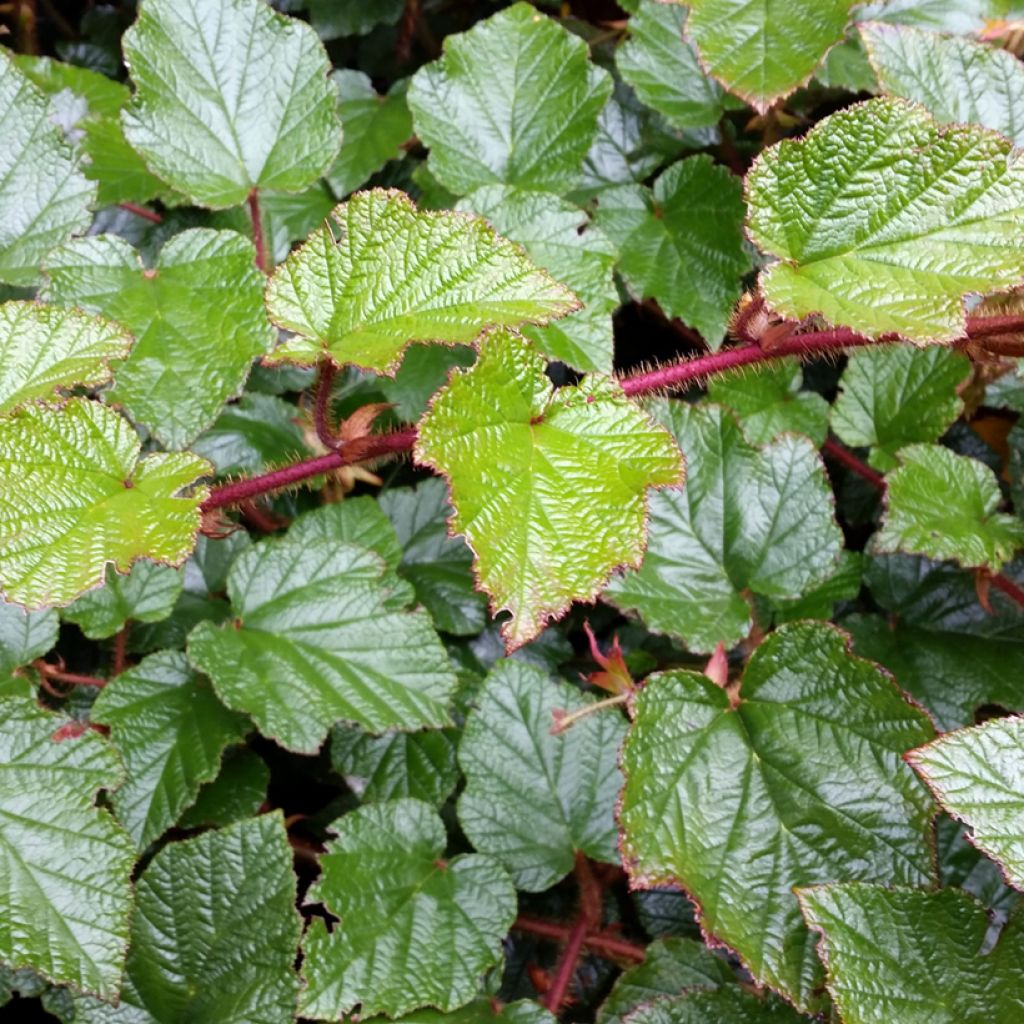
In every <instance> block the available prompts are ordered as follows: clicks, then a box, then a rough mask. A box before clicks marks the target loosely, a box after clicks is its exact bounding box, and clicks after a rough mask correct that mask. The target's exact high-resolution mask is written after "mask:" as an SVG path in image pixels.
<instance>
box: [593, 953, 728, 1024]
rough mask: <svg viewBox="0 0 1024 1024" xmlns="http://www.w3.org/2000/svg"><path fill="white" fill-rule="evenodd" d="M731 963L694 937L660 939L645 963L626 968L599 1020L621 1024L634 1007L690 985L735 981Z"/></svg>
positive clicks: (709, 985)
mask: <svg viewBox="0 0 1024 1024" xmlns="http://www.w3.org/2000/svg"><path fill="white" fill-rule="evenodd" d="M733 980H734V976H733V973H732V971H731V970H730V969H729V965H728V964H727V963H726V962H725V960H723V959H722V958H721V957H718V956H715V954H714V953H712V952H711V950H709V949H708V948H707V946H705V945H704V943H703V942H698V941H696V940H695V939H660V940H658V941H655V942H652V943H651V944H650V945H649V946H648V947H647V956H646V957H645V958H644V962H643V963H642V964H638V965H637V966H636V967H630V968H629V969H628V970H626V971H623V972H622V974H620V975H619V976H618V978H617V979H616V980H615V985H614V986H613V987H612V990H611V992H609V993H608V998H607V999H605V1001H604V1002H603V1003H602V1004H601V1006H600V1008H599V1009H598V1011H597V1024H621V1021H622V1020H623V1019H624V1018H626V1017H627V1016H629V1018H630V1019H633V1018H632V1015H633V1011H635V1010H638V1009H640V1008H641V1007H643V1006H645V1005H646V1004H648V1003H653V1002H655V1001H661V1000H662V999H664V997H666V996H678V995H679V993H680V992H683V991H687V990H690V989H701V988H707V989H715V988H718V987H719V986H720V985H728V984H730V983H731V982H733Z"/></svg>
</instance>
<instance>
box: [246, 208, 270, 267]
mask: <svg viewBox="0 0 1024 1024" xmlns="http://www.w3.org/2000/svg"><path fill="white" fill-rule="evenodd" d="M249 216H250V218H251V219H252V244H253V245H254V246H256V266H257V267H259V268H260V270H262V271H263V273H264V274H269V273H270V263H269V262H268V260H267V243H266V241H265V240H264V238H263V218H262V216H261V215H260V194H259V190H258V189H255V188H254V189H253V190H252V191H251V192H250V193H249Z"/></svg>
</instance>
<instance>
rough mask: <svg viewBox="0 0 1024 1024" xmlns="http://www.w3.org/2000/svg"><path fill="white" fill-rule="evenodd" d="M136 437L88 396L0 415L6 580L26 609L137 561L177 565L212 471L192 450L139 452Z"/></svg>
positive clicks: (68, 596) (1, 573)
mask: <svg viewBox="0 0 1024 1024" xmlns="http://www.w3.org/2000/svg"><path fill="white" fill-rule="evenodd" d="M140 450H141V445H140V444H139V438H138V435H137V434H136V433H135V431H134V430H133V429H132V427H131V426H130V425H129V423H128V422H127V420H125V419H123V418H122V417H121V416H119V415H118V414H117V413H116V412H114V411H113V410H111V409H108V408H107V407H106V406H103V405H100V404H99V403H98V402H90V401H88V400H86V399H84V398H73V399H71V400H70V401H69V402H68V403H67V404H66V405H65V406H64V407H63V408H61V409H46V408H39V407H32V406H29V407H28V408H25V409H22V410H21V411H20V412H18V413H16V414H15V415H13V416H11V417H10V418H8V419H5V420H0V552H2V553H0V584H2V586H3V590H4V593H5V594H6V595H7V598H8V600H11V601H16V602H17V603H18V604H23V605H25V606H26V607H28V608H40V607H43V606H44V605H64V604H68V603H70V602H71V601H73V600H74V599H75V598H76V597H77V596H78V595H79V594H81V593H83V592H84V591H86V590H89V589H90V588H91V587H95V586H97V585H98V584H99V583H100V582H102V580H103V576H104V573H105V571H106V567H107V565H108V564H112V565H113V566H114V568H115V570H116V571H118V572H127V571H128V569H129V568H130V566H131V564H132V562H134V561H135V560H136V559H138V558H150V559H153V560H154V561H158V562H163V563H166V564H169V565H180V564H181V563H182V562H183V561H184V560H185V558H186V557H187V556H188V554H189V552H190V551H191V550H192V548H193V546H194V545H195V538H196V533H197V532H198V530H199V505H200V503H201V502H202V501H203V499H204V498H205V497H206V493H207V491H206V488H205V487H198V488H192V491H191V493H190V494H189V495H188V496H186V497H182V496H181V494H180V492H181V491H182V490H184V489H187V488H190V487H192V485H193V484H194V483H195V481H196V480H197V479H198V478H199V477H200V476H202V475H203V474H205V473H208V472H209V465H208V464H207V463H206V462H204V461H203V460H202V459H198V458H196V457H195V456H194V455H189V454H187V453H185V452H180V453H178V452H175V453H170V454H150V455H147V456H145V457H144V458H140V457H139V455H140Z"/></svg>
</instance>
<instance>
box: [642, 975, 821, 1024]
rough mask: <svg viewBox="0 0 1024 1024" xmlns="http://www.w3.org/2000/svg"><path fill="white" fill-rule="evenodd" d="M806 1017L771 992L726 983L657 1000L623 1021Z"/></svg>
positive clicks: (787, 1022) (772, 1022)
mask: <svg viewBox="0 0 1024 1024" xmlns="http://www.w3.org/2000/svg"><path fill="white" fill-rule="evenodd" d="M808 1019H809V1018H807V1017H804V1016H802V1015H801V1014H799V1013H797V1012H796V1011H795V1010H794V1009H793V1007H792V1006H790V1005H789V1004H788V1003H785V1002H783V1001H782V1000H781V999H779V997H778V996H776V995H775V994H774V993H768V994H766V995H764V996H761V995H758V994H755V993H753V992H748V991H746V990H744V989H741V988H740V987H739V986H738V985H729V986H726V987H723V988H720V989H716V990H714V991H711V992H703V991H701V990H700V989H698V990H697V991H695V992H686V993H685V994H683V995H681V996H676V997H675V998H673V999H657V1000H655V1001H654V1002H653V1003H647V1004H646V1005H644V1006H641V1007H640V1008H639V1009H637V1010H636V1011H635V1012H633V1013H631V1014H630V1015H629V1016H628V1017H627V1018H626V1024H710V1022H711V1021H714V1024H800V1022H801V1021H803V1022H804V1024H807V1021H808Z"/></svg>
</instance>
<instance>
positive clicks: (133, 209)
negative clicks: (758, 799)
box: [117, 203, 164, 224]
mask: <svg viewBox="0 0 1024 1024" xmlns="http://www.w3.org/2000/svg"><path fill="white" fill-rule="evenodd" d="M117 205H118V206H120V207H121V209H122V210H127V211H128V212H129V213H134V214H135V216H136V217H144V218H145V219H146V220H151V221H152V222H153V223H154V224H163V222H164V219H163V217H161V216H160V214H159V213H157V212H156V211H155V210H149V209H147V208H146V207H145V206H139V204H138V203H118V204H117Z"/></svg>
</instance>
